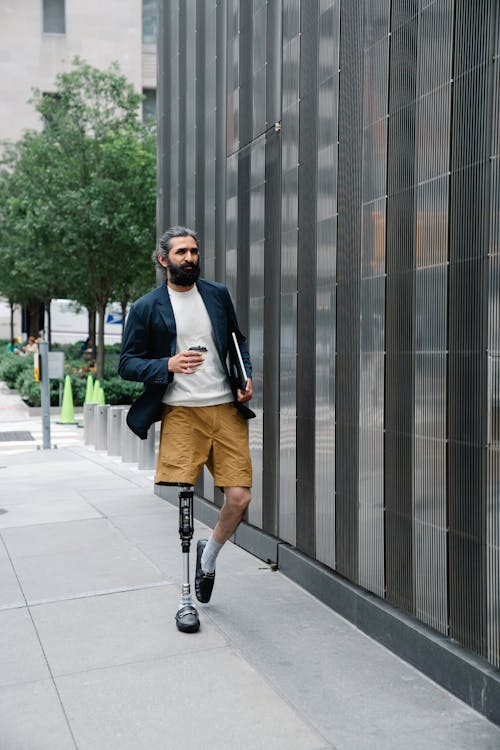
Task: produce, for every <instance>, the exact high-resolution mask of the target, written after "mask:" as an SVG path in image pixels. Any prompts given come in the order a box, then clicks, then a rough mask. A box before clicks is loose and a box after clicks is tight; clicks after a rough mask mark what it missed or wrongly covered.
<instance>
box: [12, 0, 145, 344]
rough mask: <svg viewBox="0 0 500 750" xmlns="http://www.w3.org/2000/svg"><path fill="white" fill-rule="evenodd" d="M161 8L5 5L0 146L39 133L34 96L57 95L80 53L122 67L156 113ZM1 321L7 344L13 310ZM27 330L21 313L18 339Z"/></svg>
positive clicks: (28, 1)
mask: <svg viewBox="0 0 500 750" xmlns="http://www.w3.org/2000/svg"><path fill="white" fill-rule="evenodd" d="M156 10H157V0H106V2H98V0H3V1H2V8H1V11H2V12H1V23H0V50H1V55H0V97H1V101H2V107H1V108H0V143H1V142H2V141H6V140H7V141H16V140H18V139H19V138H20V137H21V135H22V133H23V131H24V130H26V129H27V128H38V127H40V121H39V117H38V114H37V112H35V110H34V108H33V106H32V105H30V104H29V99H30V97H31V91H32V89H33V88H38V89H40V90H41V91H42V92H47V93H50V92H52V91H54V88H55V87H54V81H55V77H56V75H57V74H58V73H62V72H63V71H65V70H69V69H70V68H71V61H72V59H73V58H74V57H75V55H78V56H79V57H81V58H83V59H84V60H85V61H86V62H88V63H90V64H91V65H93V66H95V67H99V68H107V67H108V66H109V64H110V63H111V62H113V61H117V62H118V63H119V65H120V68H121V70H122V72H123V74H124V75H125V76H126V77H127V78H128V80H129V81H131V83H133V85H134V88H135V89H136V91H142V93H143V94H144V96H145V99H144V102H143V113H144V115H153V116H154V115H156ZM0 316H1V317H0V338H8V337H9V336H10V313H9V310H8V306H7V305H0ZM41 320H42V321H43V312H42V317H41ZM21 325H22V321H21V315H20V310H19V309H18V310H17V311H16V334H19V333H21ZM41 325H43V324H41Z"/></svg>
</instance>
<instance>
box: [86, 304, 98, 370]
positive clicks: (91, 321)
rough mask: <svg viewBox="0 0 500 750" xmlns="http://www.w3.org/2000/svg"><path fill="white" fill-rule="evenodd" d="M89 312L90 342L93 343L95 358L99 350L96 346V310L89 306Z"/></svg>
mask: <svg viewBox="0 0 500 750" xmlns="http://www.w3.org/2000/svg"><path fill="white" fill-rule="evenodd" d="M87 312H88V314H89V339H90V343H91V345H92V359H93V360H95V355H96V351H97V346H96V325H95V316H96V312H95V310H93V309H92V308H90V307H89V308H88V309H87Z"/></svg>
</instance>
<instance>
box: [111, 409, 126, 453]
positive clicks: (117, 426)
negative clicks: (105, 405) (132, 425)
mask: <svg viewBox="0 0 500 750" xmlns="http://www.w3.org/2000/svg"><path fill="white" fill-rule="evenodd" d="M123 410H124V407H123V406H110V407H109V410H108V456H121V454H122V412H123Z"/></svg>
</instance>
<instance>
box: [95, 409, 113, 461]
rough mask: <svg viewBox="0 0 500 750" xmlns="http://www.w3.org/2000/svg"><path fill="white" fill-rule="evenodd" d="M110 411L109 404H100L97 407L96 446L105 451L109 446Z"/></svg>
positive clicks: (97, 448)
mask: <svg viewBox="0 0 500 750" xmlns="http://www.w3.org/2000/svg"><path fill="white" fill-rule="evenodd" d="M108 411H109V404H98V406H97V409H96V416H95V417H94V419H95V420H96V425H95V447H96V450H98V451H105V450H106V449H107V447H108Z"/></svg>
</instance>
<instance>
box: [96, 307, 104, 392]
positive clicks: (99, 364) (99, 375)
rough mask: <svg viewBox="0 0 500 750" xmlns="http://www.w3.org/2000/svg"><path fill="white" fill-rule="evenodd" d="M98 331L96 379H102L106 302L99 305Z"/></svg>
mask: <svg viewBox="0 0 500 750" xmlns="http://www.w3.org/2000/svg"><path fill="white" fill-rule="evenodd" d="M98 313H99V333H98V339H97V359H96V376H97V378H98V380H100V381H101V385H102V381H103V379H104V324H105V322H106V303H104V304H103V305H102V304H100V305H99V309H98Z"/></svg>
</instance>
